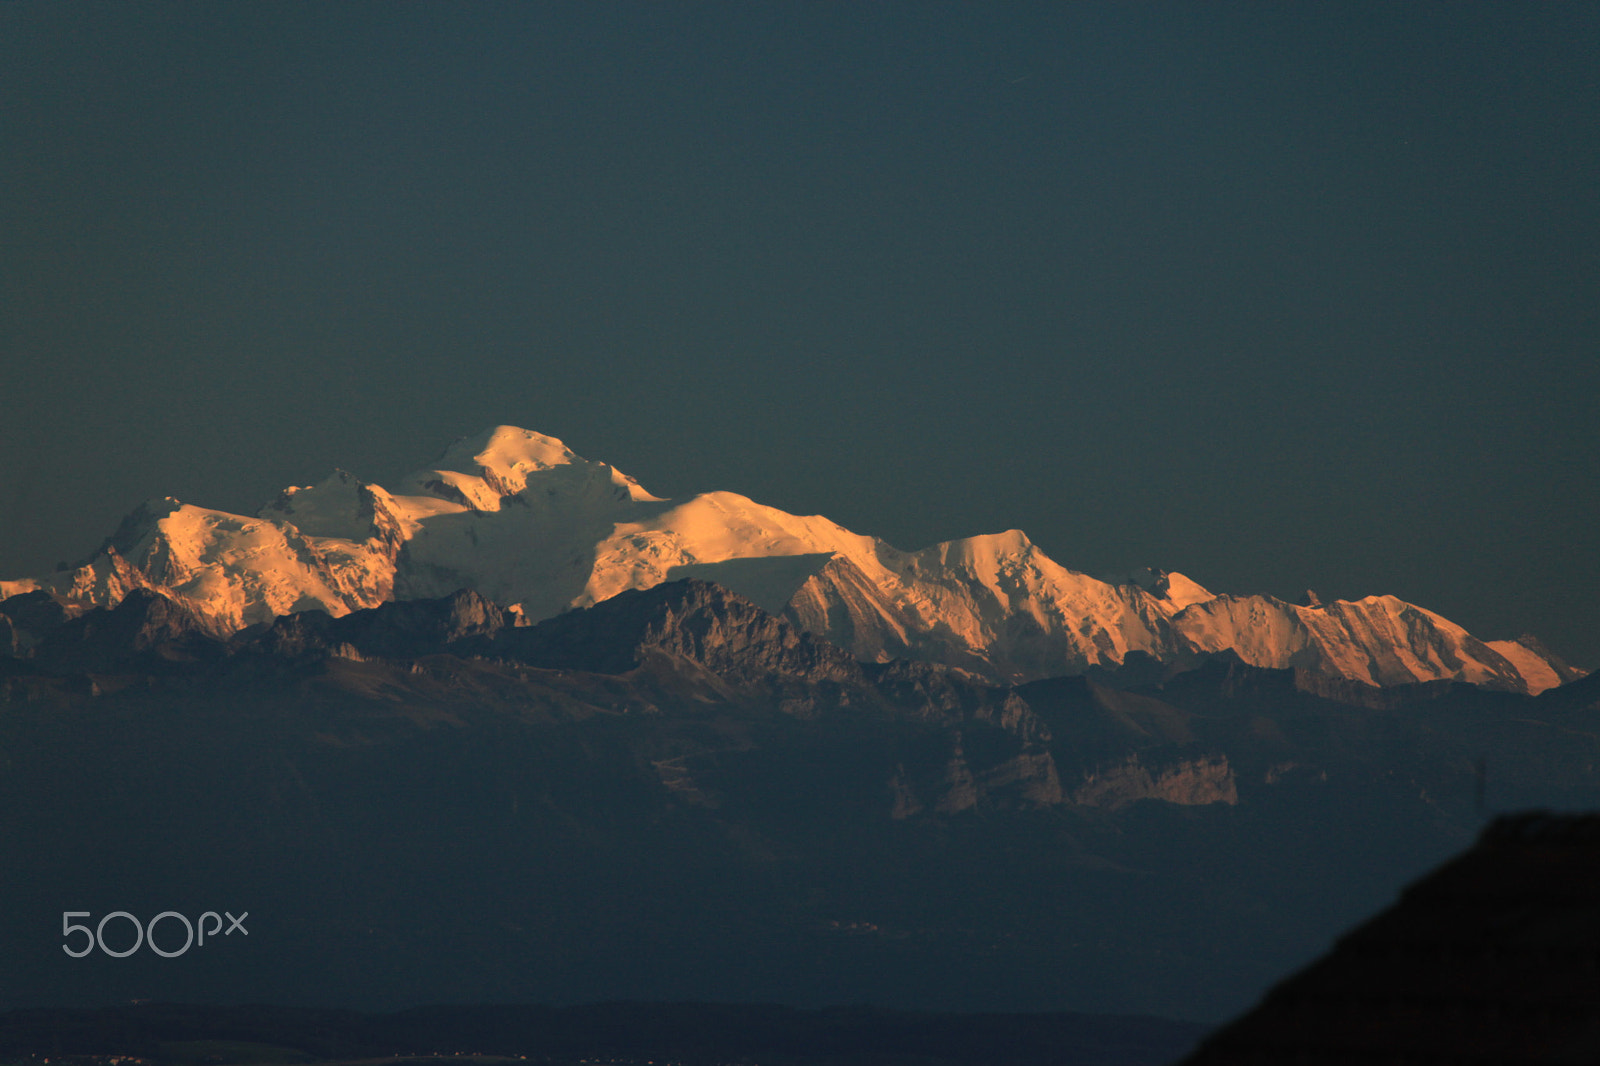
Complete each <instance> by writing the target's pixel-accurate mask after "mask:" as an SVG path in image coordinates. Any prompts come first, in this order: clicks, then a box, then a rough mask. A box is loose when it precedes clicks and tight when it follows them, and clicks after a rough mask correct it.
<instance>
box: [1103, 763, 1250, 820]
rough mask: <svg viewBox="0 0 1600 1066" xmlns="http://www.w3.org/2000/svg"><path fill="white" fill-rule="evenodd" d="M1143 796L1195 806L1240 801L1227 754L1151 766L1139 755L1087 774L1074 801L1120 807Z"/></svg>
mask: <svg viewBox="0 0 1600 1066" xmlns="http://www.w3.org/2000/svg"><path fill="white" fill-rule="evenodd" d="M1143 799H1155V800H1164V801H1165V802H1167V803H1176V804H1180V805H1182V806H1187V807H1193V806H1200V805H1203V804H1208V803H1228V804H1234V803H1238V802H1239V790H1238V786H1237V784H1236V783H1235V781H1234V776H1233V769H1232V768H1231V767H1230V766H1229V765H1228V760H1227V758H1226V757H1225V756H1220V755H1218V756H1207V757H1203V758H1199V759H1188V760H1184V761H1182V762H1176V763H1172V764H1170V765H1167V766H1161V767H1157V768H1155V769H1154V770H1152V769H1151V768H1150V767H1147V766H1145V765H1144V763H1143V762H1142V760H1141V759H1140V758H1139V756H1137V755H1131V756H1129V757H1128V758H1127V760H1126V761H1124V762H1122V763H1120V764H1118V765H1116V766H1112V767H1108V768H1106V769H1103V770H1097V771H1095V772H1093V773H1089V774H1085V775H1084V778H1083V781H1082V782H1081V783H1080V784H1079V785H1078V786H1077V788H1075V789H1073V791H1072V795H1071V801H1072V802H1073V803H1077V804H1080V805H1082V806H1085V807H1104V808H1106V809H1108V810H1118V809H1120V808H1123V807H1126V806H1128V805H1130V804H1133V803H1137V802H1138V801H1139V800H1143Z"/></svg>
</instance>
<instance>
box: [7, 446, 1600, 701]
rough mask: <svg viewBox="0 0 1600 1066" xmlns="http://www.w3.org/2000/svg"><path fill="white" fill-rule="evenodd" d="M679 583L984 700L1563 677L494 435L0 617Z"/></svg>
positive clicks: (1401, 624)
mask: <svg viewBox="0 0 1600 1066" xmlns="http://www.w3.org/2000/svg"><path fill="white" fill-rule="evenodd" d="M683 579H698V580H703V581H710V582H715V583H716V584H718V585H721V586H723V587H725V588H727V589H730V590H732V591H733V592H735V593H737V594H739V595H740V596H742V597H744V598H745V599H747V600H749V601H750V602H752V603H754V604H756V605H758V606H760V607H762V608H763V609H764V610H765V611H767V612H768V613H771V614H774V615H778V616H781V617H783V618H785V619H786V620H788V621H789V622H791V623H793V624H794V625H795V626H796V627H797V628H798V629H800V630H802V631H804V632H807V633H810V634H812V635H814V636H817V637H821V638H823V639H825V640H827V641H828V642H830V643H831V644H833V645H836V646H837V647H839V648H842V649H844V650H845V651H847V652H848V653H849V654H850V655H851V656H853V657H854V658H855V659H857V660H859V661H861V662H867V663H874V662H876V663H883V662H888V661H891V660H898V659H906V660H920V661H927V662H933V663H939V664H943V665H946V666H953V667H958V668H960V669H962V670H965V671H967V672H968V673H970V674H971V675H972V676H974V677H975V678H978V679H981V680H984V681H987V682H990V683H995V684H1013V683H1023V682H1028V681H1034V680H1040V679H1044V678H1049V677H1059V676H1068V675H1075V674H1082V673H1084V672H1085V671H1089V670H1095V669H1128V668H1132V667H1136V666H1139V665H1140V664H1144V665H1147V666H1149V667H1150V668H1152V669H1157V670H1165V671H1168V672H1171V671H1178V670H1184V669H1189V668H1192V667H1194V666H1195V665H1197V664H1199V663H1201V662H1203V661H1205V660H1206V659H1207V658H1209V657H1211V656H1214V655H1218V654H1227V655H1230V656H1232V657H1236V658H1237V659H1238V660H1239V661H1241V662H1243V663H1246V664H1249V665H1252V666H1258V667H1263V668H1268V669H1293V670H1298V671H1304V672H1306V673H1309V674H1314V675H1318V676H1322V677H1327V678H1336V679H1342V680H1345V681H1349V682H1352V683H1355V684H1359V685H1364V686H1373V687H1382V686H1392V685H1400V684H1411V683H1416V682H1423V681H1464V682H1469V683H1471V684H1474V685H1479V686H1483V687H1486V688H1491V689H1498V690H1503V691H1510V692H1521V693H1527V694H1536V693H1538V692H1542V691H1544V690H1547V689H1550V688H1553V687H1555V686H1557V685H1559V684H1562V683H1564V682H1566V681H1571V680H1574V679H1576V678H1578V677H1581V676H1583V671H1581V670H1577V669H1574V668H1572V667H1570V666H1568V665H1567V664H1566V663H1564V662H1562V661H1561V660H1560V659H1559V658H1558V657H1556V656H1555V655H1553V654H1551V653H1550V652H1549V651H1547V650H1546V649H1545V648H1544V647H1543V646H1542V645H1541V644H1540V643H1539V642H1538V641H1537V640H1536V639H1534V638H1532V637H1527V636H1524V637H1520V638H1518V639H1515V640H1493V641H1483V640H1479V639H1478V638H1476V637H1474V636H1472V635H1471V634H1469V633H1467V632H1466V631H1465V630H1464V629H1463V628H1462V627H1460V626H1458V625H1456V624H1454V623H1452V622H1450V621H1449V620H1447V619H1445V618H1442V617H1440V616H1439V615H1437V614H1435V613H1433V612H1431V611H1428V610H1426V609H1425V608H1422V607H1418V606H1415V605H1413V604H1409V603H1406V602H1404V601H1402V600H1400V599H1397V598H1396V597H1393V596H1369V597H1366V598H1364V599H1361V600H1357V601H1353V602H1351V601H1343V600H1339V601H1334V602H1331V603H1326V604H1324V603H1321V602H1320V601H1318V600H1317V599H1316V597H1315V596H1314V595H1309V596H1308V602H1307V603H1305V604H1291V603H1286V602H1284V601H1282V600H1279V599H1276V598H1274V597H1270V596H1260V595H1253V596H1234V595H1228V594H1217V593H1213V592H1211V591H1209V590H1207V589H1205V588H1203V587H1202V586H1201V585H1199V584H1198V583H1197V582H1195V581H1193V580H1191V579H1189V578H1187V577H1185V576H1184V575H1182V574H1178V573H1169V572H1166V571H1163V570H1159V569H1149V570H1144V571H1141V572H1139V573H1136V574H1133V575H1129V576H1127V577H1124V578H1120V579H1114V580H1102V579H1098V578H1094V577H1090V576H1088V575H1086V574H1083V573H1079V572H1076V571H1073V570H1070V569H1068V568H1066V567H1064V566H1062V565H1060V564H1058V563H1057V562H1055V561H1054V560H1052V559H1050V558H1049V557H1048V556H1047V555H1045V553H1044V552H1043V551H1041V550H1040V549H1039V548H1038V547H1037V546H1036V545H1034V544H1033V543H1032V542H1031V541H1029V539H1028V538H1027V536H1026V535H1025V534H1023V533H1022V532H1020V531H1018V530H1008V531H1006V532H1003V533H996V534H986V535H982V536H974V537H968V538H964V539H961V540H954V541H949V542H946V543H942V544H936V545H933V546H932V547H928V548H924V549H922V550H920V551H914V552H907V551H902V550H900V549H898V548H895V547H893V546H891V545H889V544H887V543H885V542H884V541H882V540H879V539H877V538H875V537H871V536H866V535H862V534H858V533H853V532H851V531H849V530H847V529H845V528H843V527H842V526H839V525H838V524H836V523H834V522H831V521H829V520H828V519H826V518H823V517H821V516H816V515H812V516H797V515H791V514H788V513H786V512H784V511H781V510H778V509H776V508H773V507H768V506H765V505H762V504H759V503H756V502H754V501H752V500H750V499H747V498H746V497H743V496H740V495H737V494H735V493H731V492H707V493H702V494H699V495H695V496H692V497H689V498H687V499H684V500H666V499H661V498H658V497H656V496H653V495H651V494H650V493H649V492H647V491H646V490H645V489H644V488H643V487H642V486H641V485H639V483H638V482H637V481H635V480H634V479H633V478H631V477H628V476H627V475H626V474H623V473H621V472H620V471H618V470H616V469H615V468H613V467H611V466H610V465H608V464H606V463H603V462H598V461H594V460H589V459H584V458H582V457H580V456H578V455H576V454H574V453H573V452H572V451H571V449H569V448H567V447H566V446H565V445H564V444H562V442H561V441H559V440H556V439H554V438H553V437H549V436H545V435H542V434H539V433H535V432H532V431H529V430H524V429H519V428H516V427H513V426H499V427H495V428H492V429H489V430H486V431H485V432H483V433H480V434H478V435H477V436H475V437H471V438H466V439H464V440H461V441H458V442H456V443H455V444H454V445H452V446H451V447H450V448H448V449H447V450H446V451H445V452H444V454H443V455H442V456H441V457H440V458H439V460H438V461H437V462H436V463H435V464H434V465H433V466H432V467H430V468H429V469H426V470H423V471H419V472H418V473H416V474H414V475H412V476H411V477H409V478H407V479H406V480H405V482H404V483H403V484H402V485H401V486H400V491H398V492H391V491H389V490H387V489H385V488H383V487H381V486H379V485H376V484H370V483H366V482H363V481H361V480H359V479H357V478H355V477H353V476H352V475H350V474H348V473H345V472H343V471H335V472H334V473H333V474H332V475H330V476H329V477H327V478H326V479H324V480H323V481H322V482H320V483H318V484H316V485H312V486H306V487H295V488H289V489H286V490H285V491H284V492H283V493H282V494H281V495H280V496H279V498H278V499H276V500H274V501H272V502H271V503H269V504H268V505H267V506H265V507H264V508H262V509H261V511H260V513H259V514H258V515H257V516H255V517H247V516H241V515H234V514H229V513H226V512H222V511H216V510H209V509H206V508H204V507H198V506H195V505H192V504H184V503H180V502H179V501H177V500H175V499H171V498H164V499H159V500H152V501H149V502H147V503H145V504H143V505H142V506H140V507H139V508H138V509H137V510H135V511H134V512H133V513H132V514H130V515H129V516H128V517H127V518H126V519H125V520H124V521H123V522H122V524H121V526H120V527H119V528H118V529H117V530H116V532H115V533H114V534H113V535H112V536H111V537H109V538H108V539H107V540H106V541H105V543H104V544H103V545H102V547H101V548H100V549H99V550H98V551H97V552H96V553H95V554H94V555H93V556H92V557H91V558H89V559H87V560H85V561H84V562H82V563H81V564H80V565H77V566H74V567H66V568H64V569H61V570H59V571H58V572H56V573H54V574H50V575H44V576H40V577H33V578H22V579H18V580H11V581H0V600H3V599H5V598H8V597H14V596H20V595H23V594H27V593H35V594H39V593H42V594H44V595H45V596H47V597H48V598H49V600H50V601H52V602H53V603H54V604H56V605H57V606H59V607H60V608H61V610H62V612H63V615H64V616H74V615H78V614H81V613H83V612H85V611H89V610H92V609H95V608H104V607H114V606H116V605H117V604H118V603H120V602H121V601H122V599H123V598H124V597H126V596H127V595H128V594H129V593H130V592H132V591H133V590H135V589H146V590H151V591H154V592H158V593H160V594H162V595H164V596H167V597H169V598H171V599H172V600H174V601H175V602H178V603H181V604H183V605H184V606H185V607H187V608H188V609H189V610H190V611H191V612H192V613H193V614H194V616H195V617H196V618H197V619H198V620H199V622H200V624H201V625H202V627H203V628H204V629H205V630H206V631H208V632H209V633H210V634H211V635H213V636H216V637H227V636H230V635H232V634H235V633H238V632H240V631H243V630H247V629H250V628H251V627H257V626H262V625H265V624H268V623H270V622H272V621H273V620H274V619H275V618H279V617H281V616H285V615H292V614H297V613H301V612H306V611H321V612H325V613H327V614H328V615H331V616H334V617H339V616H344V615H347V614H349V613H351V612H353V611H360V610H364V609H369V608H373V607H376V606H378V605H379V604H382V603H386V602H390V601H396V600H398V601H407V600H417V599H427V598H435V597H440V596H447V595H450V594H453V593H455V592H456V591H458V590H461V589H470V590H473V591H475V592H477V593H479V594H480V595H482V596H483V597H484V598H486V599H487V600H490V601H493V602H494V603H497V604H500V605H502V606H504V607H505V608H506V609H507V610H509V611H510V613H511V616H512V618H513V619H514V620H515V621H517V622H518V623H520V624H531V623H535V622H539V621H542V620H544V619H547V618H551V617H554V616H556V615H559V614H561V613H562V612H565V611H569V610H572V609H574V608H581V607H588V606H592V605H594V604H597V603H600V602H602V601H605V600H608V599H610V598H612V597H614V596H616V595H618V594H619V593H621V592H624V591H627V590H640V589H648V588H652V587H654V586H657V585H659V584H662V583H664V582H669V581H676V580H683ZM35 599H38V597H37V596H35ZM26 614H27V612H23V611H21V610H15V609H14V610H12V611H11V612H9V613H8V614H5V615H0V648H9V649H10V650H11V651H12V653H13V654H26V653H27V651H28V649H29V648H31V647H32V646H33V645H34V644H36V643H37V642H38V640H39V639H40V638H41V636H42V631H41V630H38V629H37V627H36V628H34V629H30V628H29V627H28V625H27V623H26V622H24V621H21V619H23V618H24V617H25V616H26ZM35 617H37V614H35Z"/></svg>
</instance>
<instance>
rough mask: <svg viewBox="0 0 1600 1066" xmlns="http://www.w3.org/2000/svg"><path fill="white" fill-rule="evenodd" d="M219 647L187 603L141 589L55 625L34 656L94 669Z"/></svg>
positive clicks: (45, 662)
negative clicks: (146, 657)
mask: <svg viewBox="0 0 1600 1066" xmlns="http://www.w3.org/2000/svg"><path fill="white" fill-rule="evenodd" d="M219 650H220V645H219V644H218V642H217V641H216V640H214V639H213V638H212V636H211V632H210V629H209V628H208V627H207V626H206V624H205V622H204V621H203V620H202V619H201V618H200V617H199V616H198V615H196V614H195V613H194V611H192V610H190V609H189V607H188V606H187V605H186V604H184V603H181V602H179V601H177V600H174V599H171V598H169V597H167V596H164V595H162V594H161V593H159V592H154V591H151V590H150V589H143V588H138V589H133V590H132V591H130V592H129V593H128V594H127V595H126V596H124V597H123V599H122V602H121V603H119V604H117V606H115V607H113V608H111V609H109V610H100V611H90V612H88V613H87V614H82V615H79V616H78V617H77V618H73V619H70V620H69V621H66V622H63V623H62V624H61V625H59V626H56V627H55V628H54V629H51V630H50V631H49V632H48V634H47V635H46V636H45V638H44V640H43V641H42V642H41V643H40V644H39V647H38V648H37V650H36V651H35V652H34V658H35V659H36V660H37V662H38V663H39V664H40V665H41V666H43V667H44V668H46V669H50V670H56V671H73V672H95V671H104V670H112V669H116V668H118V667H120V666H123V665H126V664H127V663H129V662H132V661H133V660H135V659H138V658H140V657H143V656H155V657H158V658H163V659H167V660H179V661H181V660H185V659H190V658H193V657H194V656H195V655H197V654H208V653H215V652H217V651H219Z"/></svg>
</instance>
